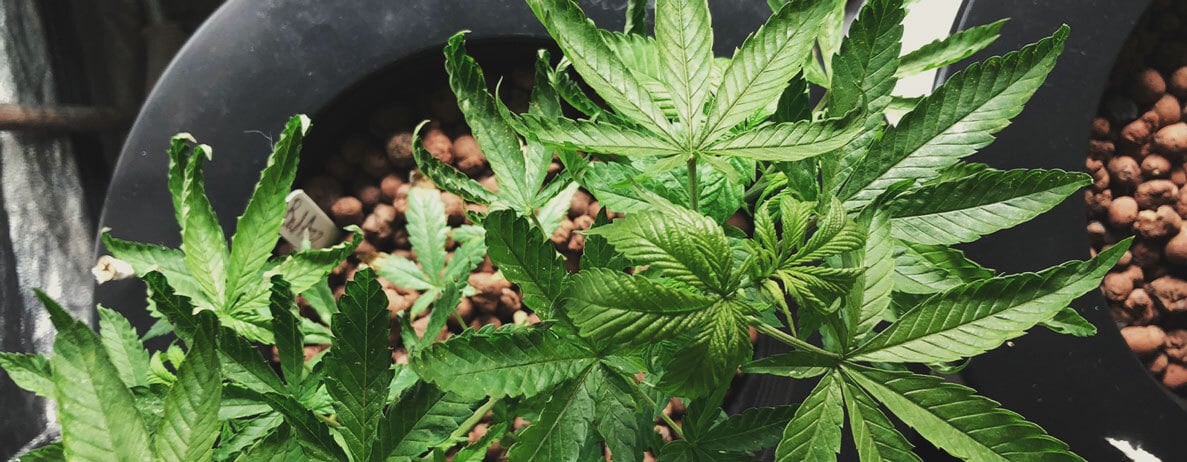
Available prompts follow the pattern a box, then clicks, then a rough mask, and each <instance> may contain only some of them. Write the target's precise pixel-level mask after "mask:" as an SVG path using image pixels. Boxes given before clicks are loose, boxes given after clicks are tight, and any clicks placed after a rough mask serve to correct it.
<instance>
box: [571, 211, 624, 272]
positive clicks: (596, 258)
mask: <svg viewBox="0 0 1187 462" xmlns="http://www.w3.org/2000/svg"><path fill="white" fill-rule="evenodd" d="M609 223H610V218H609V216H608V215H607V214H606V208H605V207H603V208H602V209H601V210H599V211H598V216H597V217H595V218H594V223H593V226H592V228H597V227H599V226H602V225H606V224H609ZM629 264H630V263H629V262H627V261H626V259H625V258H623V257H622V254H620V253H618V251H617V250H614V246H612V245H610V243H609V242H607V241H606V238H604V237H602V236H598V235H596V234H586V235H585V249H584V250H583V251H582V253H581V270H582V271H585V270H589V269H592V268H606V269H611V270H622V269H624V268H626V267H627V266H629Z"/></svg>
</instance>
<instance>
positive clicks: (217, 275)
mask: <svg viewBox="0 0 1187 462" xmlns="http://www.w3.org/2000/svg"><path fill="white" fill-rule="evenodd" d="M209 157H210V147H209V146H205V145H203V146H198V147H196V148H194V155H193V156H192V157H190V160H189V163H188V164H187V165H186V171H185V181H184V182H183V183H182V189H181V195H182V197H181V217H182V222H181V252H182V253H184V254H185V264H186V268H188V269H189V274H190V275H191V276H193V278H194V281H196V282H197V283H198V286H199V287H201V288H202V291H203V292H204V293H205V294H206V297H207V298H208V299H210V300H212V301H214V303H216V304H222V303H225V297H226V292H227V287H226V282H227V281H226V279H225V278H226V276H227V272H226V271H227V241H226V238H224V237H223V229H222V228H221V227H220V226H219V224H218V217H217V216H215V215H214V207H212V206H211V205H210V200H209V199H207V198H206V178H205V175H204V174H203V168H202V166H203V164H204V162H205V160H206V159H208V158H209Z"/></svg>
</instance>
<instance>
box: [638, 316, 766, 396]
mask: <svg viewBox="0 0 1187 462" xmlns="http://www.w3.org/2000/svg"><path fill="white" fill-rule="evenodd" d="M738 303H739V302H737V301H736V300H723V301H721V302H718V303H717V304H715V305H713V306H712V307H710V308H708V309H706V311H705V317H706V318H708V319H707V321H706V322H705V323H703V324H702V325H701V326H700V327H699V328H697V329H692V330H691V331H690V332H691V334H692V337H691V339H690V340H689V341H688V343H686V344H684V345H683V346H682V348H681V349H680V350H679V351H678V352H676V353H675V354H673V355H672V356H671V357H670V358H667V359H666V360H665V362H666V364H665V366H664V371H665V372H664V375H663V376H662V377H661V378H660V381H659V383H657V384H656V388H659V389H660V390H663V391H667V392H669V393H672V394H674V395H678V396H683V397H688V398H698V397H701V396H705V395H708V394H709V393H711V392H713V390H716V389H717V387H718V386H720V385H721V384H722V383H724V382H725V381H726V380H729V378H730V377H732V376H733V375H734V373H735V372H736V371H737V369H738V366H739V365H741V364H742V362H743V361H745V360H747V359H749V358H750V357H751V356H752V355H753V345H751V343H750V332H749V329H748V326H747V324H746V322H745V320H744V319H743V318H742V313H741V312H742V311H743V310H746V309H747V308H746V307H743V306H739V305H738Z"/></svg>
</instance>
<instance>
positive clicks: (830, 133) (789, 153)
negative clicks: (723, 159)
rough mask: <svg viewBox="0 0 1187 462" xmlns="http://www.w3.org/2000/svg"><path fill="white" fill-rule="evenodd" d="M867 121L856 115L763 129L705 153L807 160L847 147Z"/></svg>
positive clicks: (776, 125)
mask: <svg viewBox="0 0 1187 462" xmlns="http://www.w3.org/2000/svg"><path fill="white" fill-rule="evenodd" d="M864 120H865V119H864V117H859V116H858V112H857V111H853V114H851V115H849V116H846V117H843V118H837V119H828V120H822V121H813V120H802V121H798V122H784V123H778V124H770V125H764V126H762V127H759V128H756V129H754V130H748V131H745V132H743V133H741V134H739V135H738V136H735V137H732V138H726V139H723V140H720V141H717V142H714V143H713V144H711V145H709V147H707V148H705V149H704V152H705V153H706V154H711V155H719V156H737V157H744V158H747V159H755V160H765V161H772V162H791V161H796V160H800V159H807V158H810V157H814V156H818V155H821V154H824V153H827V152H830V151H833V150H835V149H838V148H840V147H842V146H845V144H847V143H849V141H850V140H852V139H853V137H854V136H857V134H858V133H860V132H861V130H862V122H863V121H864Z"/></svg>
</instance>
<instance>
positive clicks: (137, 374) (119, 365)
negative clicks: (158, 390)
mask: <svg viewBox="0 0 1187 462" xmlns="http://www.w3.org/2000/svg"><path fill="white" fill-rule="evenodd" d="M98 311H99V336H100V338H101V339H102V340H103V348H104V349H106V350H107V356H108V357H109V358H111V364H113V365H114V366H115V368H116V370H118V371H119V372H120V379H121V380H123V381H124V384H125V385H127V386H128V388H132V387H136V386H148V351H145V349H144V345H143V344H141V343H140V336H138V335H136V329H135V328H133V327H132V324H131V323H129V322H128V320H127V319H125V318H124V317H123V316H122V315H120V314H119V313H116V312H115V311H112V310H109V309H107V308H104V307H102V306H100V307H98Z"/></svg>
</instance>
